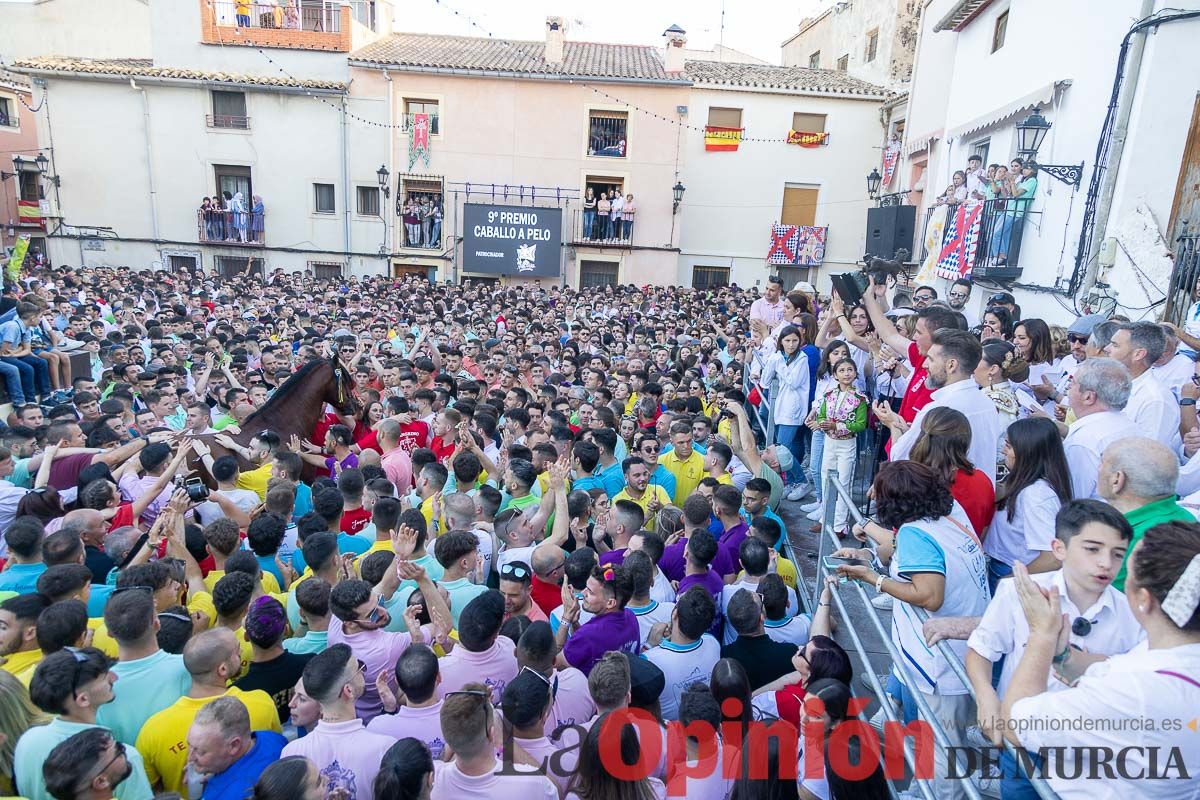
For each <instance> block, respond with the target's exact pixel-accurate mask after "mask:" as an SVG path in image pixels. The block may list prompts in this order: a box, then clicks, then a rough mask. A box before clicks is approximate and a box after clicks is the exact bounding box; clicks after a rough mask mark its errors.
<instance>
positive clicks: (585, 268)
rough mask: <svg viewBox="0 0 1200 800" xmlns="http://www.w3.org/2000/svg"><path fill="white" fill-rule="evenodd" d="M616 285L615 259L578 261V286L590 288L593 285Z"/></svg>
mask: <svg viewBox="0 0 1200 800" xmlns="http://www.w3.org/2000/svg"><path fill="white" fill-rule="evenodd" d="M616 285H617V262H615V261H580V262H579V288H580V289H590V288H592V287H595V286H616Z"/></svg>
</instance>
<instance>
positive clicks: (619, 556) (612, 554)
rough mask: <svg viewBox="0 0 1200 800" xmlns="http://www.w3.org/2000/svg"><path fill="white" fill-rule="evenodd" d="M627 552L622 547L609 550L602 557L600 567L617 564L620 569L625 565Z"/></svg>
mask: <svg viewBox="0 0 1200 800" xmlns="http://www.w3.org/2000/svg"><path fill="white" fill-rule="evenodd" d="M626 552H627V550H626V548H624V547H620V548H618V549H616V550H609V551H608V552H607V553H605V554H604V555H602V556H600V566H602V567H603V566H607V565H609V564H615V565H616V566H618V567H619V566H621V565H622V564H624V563H625V553H626ZM664 555H665V553H664Z"/></svg>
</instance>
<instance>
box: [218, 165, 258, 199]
mask: <svg viewBox="0 0 1200 800" xmlns="http://www.w3.org/2000/svg"><path fill="white" fill-rule="evenodd" d="M213 171H214V172H215V173H216V176H217V192H218V193H219V194H221V195H224V194H225V192H229V197H230V198H231V199H232V198H233V197H234V196H235V195H236V194H237V193H238V192H241V193H242V201H243V202H247V201H249V202H253V201H252V200H251V199H250V198H252V197H253V196H254V193H253V192H252V191H251V190H252V189H253V188H254V184H253V183H252V182H251V180H250V168H249V167H240V166H233V165H229V164H214V165H213Z"/></svg>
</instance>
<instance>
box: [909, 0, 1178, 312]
mask: <svg viewBox="0 0 1200 800" xmlns="http://www.w3.org/2000/svg"><path fill="white" fill-rule="evenodd" d="M1103 5H1104V11H1103V13H1096V12H1097V10H1098V9H1097V7H1096V5H1095V4H1094V3H1089V2H1085V0H1063V2H1057V3H1041V2H1037V0H995V1H993V0H931V2H929V3H927V4H926V6H925V8H924V10H923V12H922V18H921V33H920V39H919V42H918V46H917V57H916V66H915V71H914V76H913V82H912V88H911V94H910V97H909V99H908V109H907V124H906V130H905V132H904V146H903V150H902V154H903V155H902V161H901V164H900V167H899V169H898V175H899V180H900V181H901V182H902V183H903V185H905V186H906V187H908V188H916V189H918V190H919V191H917V192H915V193H914V194H912V195H910V200H911V201H913V202H915V203H916V204H917V205H918V206H919V213H918V217H917V219H918V227H920V224H921V220H922V218H923V214H922V213H921V212H924V211H925V210H926V209H928V208H929V207H930V205H931V204H932V203H933V202H934V200H935V198H936V197H937V195H939V194H941V193H942V191H943V190H944V189H945V188H946V187H947V186H948V185H949V184H950V182H951V180H952V177H953V173H954V171H955V170H959V169H965V167H966V164H967V159H968V157H969V156H970V155H972V154H973V153H978V154H979V155H981V156H982V157H983V159H984V164H985V166H986V165H987V164H990V163H1000V164H1006V163H1008V162H1009V161H1010V160H1011V159H1012V158H1013V157H1015V156H1018V155H1019V153H1018V141H1017V125H1018V124H1019V123H1021V122H1023V121H1024V120H1026V119H1027V118H1028V117H1029V116H1030V114H1031V113H1032V112H1033V111H1034V110H1035V109H1038V108H1040V110H1041V113H1042V114H1043V115H1044V117H1045V118H1046V119H1047V120H1048V121H1049V122H1050V123H1051V128H1050V130H1049V132H1048V133H1047V135H1046V136H1045V139H1044V141H1043V142H1042V145H1041V147H1040V149H1039V151H1038V152H1037V156H1036V160H1037V162H1039V163H1040V164H1043V165H1047V164H1049V165H1064V166H1066V165H1079V164H1081V163H1082V170H1081V174H1080V178H1081V180H1080V184H1079V187H1078V188H1077V189H1076V188H1074V187H1073V186H1072V185H1069V184H1068V183H1063V182H1061V181H1059V180H1056V179H1055V178H1053V177H1051V175H1050V174H1048V173H1049V171H1048V170H1045V169H1043V170H1042V172H1041V174H1040V175H1039V176H1038V187H1037V193H1036V196H1035V199H1034V201H1033V204H1032V207H1031V209H1030V211H1029V213H1028V215H1027V216H1026V219H1025V224H1024V226H1023V231H1022V233H1021V237H1020V254H1019V260H1018V262H1017V263H1016V264H1011V263H1010V264H1009V265H1008V266H1010V267H1013V268H1014V269H1011V270H1010V271H1009V272H1007V273H1002V274H1000V275H999V276H998V277H995V278H992V277H989V270H988V265H987V264H986V262H983V264H982V266H983V268H982V269H980V265H978V264H977V267H976V270H975V272H974V276H973V277H974V278H975V279H976V281H977V282H978V283H981V284H982V285H983V286H984V287H985V288H984V290H983V291H979V290H977V291H976V292H975V296H974V298H973V302H974V303H980V302H982V301H983V300H984V298H986V296H987V295H989V294H991V293H992V291H993V290H994V289H997V288H1003V289H1006V290H1011V291H1013V293H1014V294H1015V295H1016V298H1017V301H1018V303H1019V304H1020V305H1021V308H1022V312H1023V314H1024V315H1025V316H1043V317H1045V318H1046V319H1048V320H1061V319H1063V318H1064V317H1069V316H1071V315H1073V314H1075V313H1078V312H1082V311H1084V310H1087V309H1097V310H1110V309H1112V308H1114V307H1115V308H1116V309H1118V310H1120V311H1122V313H1125V314H1128V315H1129V316H1131V317H1133V318H1139V317H1143V316H1155V315H1157V314H1158V313H1159V311H1160V310H1161V304H1162V301H1163V300H1164V297H1165V294H1166V288H1167V284H1168V280H1169V278H1170V275H1171V270H1172V261H1171V258H1170V253H1171V250H1172V243H1173V242H1174V241H1175V238H1176V236H1178V234H1179V232H1180V225H1181V223H1182V221H1183V220H1185V219H1186V218H1187V216H1188V215H1189V214H1188V211H1189V209H1194V208H1196V207H1197V206H1196V203H1197V198H1196V194H1197V187H1196V185H1195V183H1194V182H1189V181H1185V180H1184V178H1183V176H1184V175H1185V174H1188V172H1189V169H1191V170H1194V169H1195V167H1196V166H1197V165H1196V164H1195V163H1193V162H1195V161H1196V160H1197V148H1198V147H1200V142H1198V141H1197V136H1198V134H1197V125H1198V117H1197V109H1198V108H1200V107H1198V106H1197V96H1198V91H1200V49H1197V48H1196V47H1195V44H1194V42H1195V41H1196V37H1197V36H1198V35H1200V19H1197V18H1193V19H1186V20H1180V21H1176V22H1169V23H1165V24H1162V25H1160V26H1159V27H1158V28H1157V31H1156V32H1155V33H1153V34H1152V35H1148V36H1145V37H1144V41H1143V42H1142V43H1141V45H1139V43H1138V41H1137V40H1138V38H1140V37H1139V36H1137V35H1134V36H1131V37H1130V57H1127V59H1126V61H1125V64H1124V69H1123V73H1124V75H1123V77H1124V81H1123V83H1122V85H1121V87H1120V91H1119V93H1117V92H1115V91H1114V89H1115V87H1114V76H1115V73H1116V67H1117V63H1118V54H1119V52H1120V50H1121V45H1122V40H1123V38H1124V37H1126V34H1127V32H1128V31H1129V30H1130V28H1131V26H1132V25H1133V24H1134V23H1135V22H1136V21H1137V20H1139V19H1142V18H1144V17H1146V16H1148V15H1150V14H1153V13H1156V12H1161V11H1162V9H1164V8H1167V7H1170V8H1172V9H1175V8H1180V7H1181V6H1182V7H1183V8H1186V9H1196V8H1200V4H1198V3H1196V2H1186V3H1182V4H1180V3H1165V2H1155V1H1154V0H1109V2H1106V3H1104V4H1103ZM1167 15H1168V16H1169V13H1168V14H1167ZM1139 46H1144V51H1143V52H1142V53H1141V55H1140V58H1137V59H1135V58H1133V57H1132V55H1133V51H1135V50H1137V49H1138V47H1139ZM1110 104H1111V106H1112V115H1113V118H1114V120H1116V121H1119V120H1120V118H1121V117H1122V109H1123V108H1125V109H1126V111H1125V113H1127V115H1128V122H1127V125H1125V126H1122V125H1119V124H1118V125H1114V126H1112V128H1113V130H1107V131H1106V129H1105V128H1106V126H1105V119H1106V115H1107V114H1108V113H1109V108H1110ZM1121 127H1125V128H1126V131H1125V133H1124V136H1123V139H1124V141H1123V143H1122V142H1121V139H1122V132H1121V130H1120V128H1121ZM1099 144H1103V148H1102V149H1104V150H1106V151H1107V153H1108V156H1107V161H1106V169H1105V170H1104V172H1102V174H1101V175H1100V176H1099V178H1097V179H1096V181H1095V184H1094V185H1093V176H1094V172H1095V170H1096V167H1097V165H1096V157H1097V150H1098V145H1099ZM1122 144H1123V146H1122ZM1193 216H1194V215H1193ZM1085 219H1087V220H1092V222H1090V223H1089V225H1088V226H1087V227H1084V225H1083V222H1084V221H1085ZM1197 222H1200V220H1193V225H1195V224H1196V223H1197ZM1193 233H1195V231H1194V230H1193ZM921 236H922V232H921V231H918V233H917V239H918V247H917V250H918V251H920V249H921V247H920V240H921ZM1081 238H1082V240H1083V245H1082V247H1081V244H1080V241H1081ZM1096 281H1099V285H1098V286H1096V288H1095V289H1093V286H1095V284H1096ZM940 283H944V281H940Z"/></svg>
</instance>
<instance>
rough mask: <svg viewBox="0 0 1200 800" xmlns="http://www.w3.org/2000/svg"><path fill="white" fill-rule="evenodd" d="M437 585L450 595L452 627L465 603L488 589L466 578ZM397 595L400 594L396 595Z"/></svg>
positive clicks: (439, 582) (456, 622)
mask: <svg viewBox="0 0 1200 800" xmlns="http://www.w3.org/2000/svg"><path fill="white" fill-rule="evenodd" d="M438 585H439V586H441V587H442V588H443V589H445V590H446V591H447V592H448V593H449V594H450V616H451V617H453V618H454V627H455V628H457V627H458V618H459V616H460V615H461V614H462V610H463V609H464V608H466V607H467V603H469V602H471V601H472V600H474V599H475V598H476V597H478V596H479V595H481V594H484V593H485V592H487V590H488V588H487V587H486V586H482V585H480V584H477V583H471V582H470V581H469V580H467V579H466V578H459V579H458V580H456V581H450V582H449V583H447V582H445V581H438ZM396 594H397V595H399V594H400V592H397V593H396ZM394 617H395V615H394V614H393V618H394Z"/></svg>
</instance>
